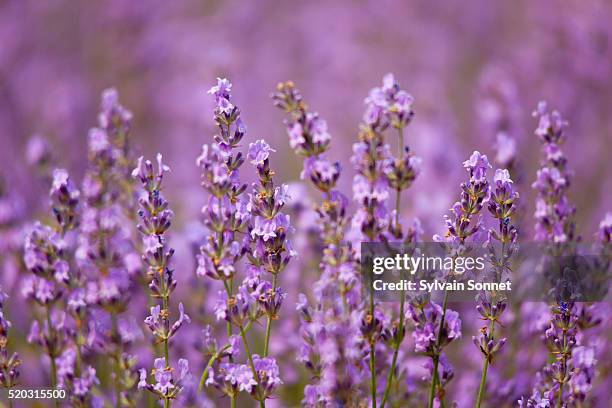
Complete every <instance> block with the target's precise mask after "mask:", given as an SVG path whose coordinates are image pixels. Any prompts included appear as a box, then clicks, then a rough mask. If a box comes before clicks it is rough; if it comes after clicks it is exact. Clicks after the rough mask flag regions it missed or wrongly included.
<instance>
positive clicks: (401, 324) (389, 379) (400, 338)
mask: <svg viewBox="0 0 612 408" xmlns="http://www.w3.org/2000/svg"><path fill="white" fill-rule="evenodd" d="M401 296H402V297H401V299H400V315H399V319H400V320H399V328H398V329H399V331H398V338H397V340H396V343H395V347H394V350H393V359H392V360H391V369H390V370H389V374H388V375H387V384H386V385H385V393H384V394H383V399H382V401H381V402H380V408H384V406H385V404H386V402H387V399H388V398H389V392H390V391H391V383H392V382H393V376H394V375H395V365H396V364H397V355H398V354H399V348H400V345H401V344H402V341H403V340H404V291H403V290H402V292H401Z"/></svg>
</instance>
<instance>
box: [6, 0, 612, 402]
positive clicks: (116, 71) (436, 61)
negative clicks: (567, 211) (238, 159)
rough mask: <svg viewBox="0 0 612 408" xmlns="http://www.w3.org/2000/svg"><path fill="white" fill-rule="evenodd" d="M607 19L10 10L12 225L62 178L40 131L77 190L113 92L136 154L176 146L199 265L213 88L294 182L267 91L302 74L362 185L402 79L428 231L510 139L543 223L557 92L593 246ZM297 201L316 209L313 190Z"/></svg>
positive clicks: (294, 6)
mask: <svg viewBox="0 0 612 408" xmlns="http://www.w3.org/2000/svg"><path fill="white" fill-rule="evenodd" d="M611 19H612V3H611V2H609V1H606V0H601V1H599V0H581V1H571V0H564V1H538V2H533V1H527V0H519V1H505V2H501V1H500V2H491V1H488V0H472V1H467V2H466V1H459V0H449V1H444V2H432V1H425V0H424V1H399V0H397V1H392V0H376V1H366V0H362V1H308V2H293V1H272V0H258V1H244V2H239V1H195V0H194V1H182V0H181V1H171V2H168V1H154V0H151V1H120V0H110V1H105V2H94V1H87V2H74V1H68V0H66V1H59V0H52V1H43V2H41V1H35V0H33V1H29V0H21V1H10V0H8V1H0V163H1V164H0V174H1V176H2V180H3V183H2V187H1V189H0V190H1V192H2V205H0V221H1V222H0V223H2V225H3V227H2V233H3V234H5V236H10V237H13V238H14V239H13V241H12V242H14V243H16V242H19V239H20V234H21V227H20V226H22V225H25V224H27V223H28V222H29V221H30V220H32V219H34V218H36V217H38V216H39V215H40V214H41V213H42V212H45V211H47V210H46V208H45V206H46V205H47V203H48V200H47V189H48V180H47V179H46V178H45V175H44V173H41V171H40V168H37V167H36V166H32V165H31V163H30V161H29V160H28V156H30V159H31V157H32V155H33V154H34V153H35V152H32V145H31V144H30V145H29V142H30V140H31V137H32V136H33V135H41V136H42V137H43V138H44V139H45V140H47V141H48V145H49V148H50V151H51V155H52V163H54V165H58V166H62V167H66V168H68V169H69V170H70V172H71V174H73V177H74V178H75V179H76V180H77V181H80V180H81V178H82V174H83V170H84V168H85V166H86V164H87V155H86V143H87V137H86V136H87V131H88V129H89V128H91V127H92V126H95V124H96V115H97V111H98V107H99V95H100V92H101V91H102V90H103V89H105V88H107V87H111V86H113V87H116V88H117V90H118V91H119V94H120V99H121V102H122V104H123V105H124V106H125V107H126V108H128V109H129V110H131V111H132V112H133V114H134V123H133V132H132V135H133V144H134V146H135V150H136V151H137V152H140V153H142V154H145V155H147V156H149V157H151V156H152V155H153V154H154V153H156V152H158V151H159V152H162V153H163V154H164V158H165V161H167V163H168V164H169V165H170V167H171V168H172V173H170V175H169V176H168V179H167V182H166V185H167V188H166V194H167V198H168V200H169V201H170V203H171V205H172V206H173V208H174V210H175V212H176V214H177V222H176V225H175V226H174V227H173V230H174V231H176V232H175V235H176V237H175V238H174V240H175V246H177V247H178V248H179V251H178V252H177V254H178V264H179V265H182V266H183V269H184V270H185V271H187V272H185V273H191V272H192V268H193V266H192V265H193V253H192V252H191V251H190V250H189V245H188V242H187V241H188V236H189V232H190V231H192V230H193V228H195V227H194V224H197V222H198V216H199V210H200V207H201V206H202V204H203V203H204V200H205V194H204V191H203V189H202V188H201V187H200V185H199V174H198V170H197V168H196V167H195V158H196V157H197V155H198V154H199V150H200V146H201V144H202V143H204V142H209V141H210V140H211V137H212V135H213V133H214V129H213V126H214V124H213V121H212V108H213V100H212V98H211V97H210V96H208V95H206V92H205V91H206V90H207V89H208V88H209V87H210V86H211V85H212V84H213V83H214V82H215V78H216V77H217V76H222V77H228V78H230V79H231V80H232V82H233V84H234V88H233V91H234V100H235V101H236V103H237V104H238V105H239V106H240V107H241V109H242V112H243V119H244V120H245V123H246V124H247V126H248V135H247V139H246V142H252V141H254V140H256V139H260V138H265V139H266V140H267V141H268V142H269V143H270V144H271V145H273V147H274V148H276V150H277V153H276V154H275V156H274V157H273V159H274V166H275V167H276V169H277V177H278V178H279V180H280V181H285V182H299V173H300V170H301V162H300V161H299V160H296V159H295V157H294V155H293V153H292V152H291V151H290V149H289V145H288V141H287V138H286V134H285V129H284V126H283V123H282V115H281V113H280V112H278V111H277V109H275V108H274V107H273V106H272V103H271V101H270V98H269V94H270V92H271V91H273V90H274V87H275V85H276V84H277V82H279V81H284V80H288V79H291V80H293V81H295V83H296V84H297V86H298V87H299V88H300V89H301V90H302V92H303V94H304V96H305V98H306V99H307V101H308V102H309V105H310V106H311V107H312V108H313V109H315V110H317V111H318V112H319V113H320V114H321V116H322V117H324V118H325V119H326V120H327V122H328V124H329V128H330V132H331V134H332V136H333V141H332V154H333V155H334V156H335V157H337V158H338V159H339V160H341V161H342V163H343V164H344V169H345V174H344V175H343V180H342V181H341V183H343V184H342V185H344V187H345V188H346V189H347V192H350V181H351V176H352V173H351V171H350V164H349V162H348V158H349V157H350V154H351V143H352V142H353V141H354V140H355V139H356V134H357V129H358V123H359V121H360V119H361V116H362V113H363V110H364V105H363V99H364V97H365V96H366V95H367V92H368V90H369V89H370V88H371V87H372V86H374V85H378V84H379V83H380V81H381V78H382V76H383V75H384V74H385V73H387V72H393V73H394V74H395V76H396V78H397V79H398V80H399V82H400V84H401V85H402V87H403V88H404V89H406V90H407V91H408V92H410V93H411V94H412V95H413V96H414V98H415V100H416V103H415V111H416V117H415V120H414V121H413V123H412V124H411V125H410V127H409V128H408V129H407V137H408V139H407V140H408V144H409V145H410V146H411V148H412V149H413V151H414V152H415V154H416V155H418V156H420V157H422V158H423V167H424V168H423V176H422V177H420V178H419V179H418V181H417V182H416V183H415V185H414V186H413V187H412V189H411V190H410V193H409V196H408V197H407V198H405V201H404V202H405V203H406V204H405V208H404V209H403V212H404V214H403V215H405V216H406V217H412V216H418V217H419V218H421V220H422V221H423V224H424V226H425V234H426V236H431V235H432V234H434V233H440V232H441V231H443V220H442V215H443V214H444V213H445V212H446V211H447V209H448V208H449V206H450V205H451V204H452V202H454V201H455V198H454V197H456V196H457V194H458V192H459V190H458V183H459V181H460V180H461V179H462V178H463V177H464V176H465V175H464V172H463V170H462V168H461V162H462V161H463V160H464V159H465V158H467V157H468V156H469V154H470V153H471V152H472V151H473V150H480V151H481V152H484V153H486V154H488V155H489V157H490V158H494V157H495V156H496V154H497V150H496V149H495V143H496V138H497V136H498V134H499V133H500V132H503V133H505V134H506V135H508V137H510V138H511V139H513V140H514V141H515V143H516V149H515V150H516V154H515V156H516V158H515V162H514V168H515V175H514V177H516V178H517V179H518V180H517V185H518V186H520V187H519V191H520V193H521V196H522V197H524V200H523V203H524V204H523V206H524V207H523V215H522V216H523V217H524V218H526V219H527V220H529V219H530V217H531V214H532V212H533V200H532V197H533V193H532V192H531V189H530V188H529V186H530V184H531V182H532V180H533V179H534V178H535V171H536V169H537V166H538V160H539V159H538V154H539V147H538V146H539V144H538V141H537V139H536V138H535V136H534V135H533V129H534V128H535V126H536V122H535V119H533V118H532V117H531V112H532V110H533V109H534V108H535V106H536V104H537V102H538V101H539V100H542V99H544V100H547V101H548V103H549V105H550V106H552V107H553V108H555V109H558V110H560V111H561V112H562V113H563V115H564V116H565V117H566V118H567V119H568V120H569V122H570V128H569V131H568V141H567V144H566V146H565V148H564V149H565V151H566V154H567V156H568V159H569V163H570V167H571V168H572V169H573V170H574V172H575V178H574V185H573V186H572V188H571V193H570V199H571V200H572V201H573V202H574V203H575V204H576V205H577V216H576V220H577V222H578V225H579V231H580V233H581V234H582V235H583V236H584V237H585V238H586V239H587V240H589V239H591V237H592V236H593V234H594V233H595V231H596V228H597V225H598V223H599V221H600V220H601V219H602V218H603V216H604V213H605V211H606V210H607V209H609V206H610V202H611V199H612V195H611V194H612V193H611V192H612V177H610V175H611V169H612V165H611V164H610V160H609V158H610V142H612V136H611V134H612V116H611V115H610V106H611V105H610V104H611V103H612V93H611V92H610V89H611V85H612V84H611V82H612V81H611V78H612V24H610V21H611ZM28 146H29V147H28ZM498 159H500V160H502V161H503V157H502V158H498ZM296 191H298V192H299V193H298V197H296V198H298V199H300V200H302V199H303V200H307V195H308V194H309V193H308V191H309V190H308V189H307V188H305V189H303V190H300V189H297V190H296ZM304 202H306V201H304ZM531 224H532V223H531V222H524V225H523V234H524V236H526V237H529V236H530V235H529V234H530V233H531V232H530V225H531ZM3 242H9V241H7V240H4V241H3ZM7 245H8V244H7ZM3 249H6V247H5V248H3ZM181 249H182V250H181ZM3 252H4V251H3ZM0 256H2V255H0ZM2 262H3V272H2V285H3V287H4V288H5V290H6V291H9V292H15V296H17V297H18V294H17V293H16V289H15V287H16V285H17V280H18V278H17V277H18V272H16V269H17V268H18V266H16V265H14V262H13V261H11V260H10V259H8V257H6V256H5V257H3V260H2ZM180 269H181V268H180V267H179V268H177V270H180ZM314 271H315V270H314V269H312V270H310V271H308V273H309V274H311V275H312V279H314V273H315V272H314ZM179 273H180V272H179ZM179 276H180V275H179ZM198 301H199V300H197V299H194V300H193V303H194V304H195V303H197V302H198ZM289 309H293V307H292V306H291V305H290V306H289ZM24 325H25V323H24V324H23V325H20V323H19V322H16V330H17V331H18V332H22V333H23V331H25V330H26V328H25V327H22V326H24ZM298 401H299V398H298ZM281 404H282V403H281ZM281 406H282V405H281Z"/></svg>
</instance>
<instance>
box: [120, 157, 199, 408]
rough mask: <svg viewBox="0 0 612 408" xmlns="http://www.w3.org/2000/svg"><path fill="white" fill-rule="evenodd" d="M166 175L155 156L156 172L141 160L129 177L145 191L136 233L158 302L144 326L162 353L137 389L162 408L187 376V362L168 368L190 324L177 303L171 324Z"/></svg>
mask: <svg viewBox="0 0 612 408" xmlns="http://www.w3.org/2000/svg"><path fill="white" fill-rule="evenodd" d="M168 171H170V168H169V167H168V166H166V165H164V164H163V163H162V155H161V154H158V155H157V171H154V169H153V164H152V163H151V162H150V161H149V160H147V161H145V160H144V158H143V157H140V158H139V159H138V166H137V167H136V168H135V169H134V171H133V173H132V176H133V177H135V178H137V179H138V180H140V182H141V184H142V187H143V190H144V194H143V195H142V196H141V198H140V199H139V200H138V204H139V207H140V209H139V211H138V215H139V217H140V223H139V224H138V230H139V231H140V233H141V234H142V235H143V247H144V254H143V260H144V261H145V263H146V265H147V268H148V273H147V274H148V277H149V289H150V290H151V296H152V297H153V299H155V300H157V302H158V303H157V304H156V305H155V306H153V307H151V314H150V315H149V316H148V317H147V318H146V319H145V323H146V325H147V326H148V327H149V329H150V330H151V332H152V333H153V336H154V337H155V341H156V343H161V344H162V348H163V353H164V355H163V358H157V359H155V363H154V370H153V373H154V376H155V384H149V383H148V382H147V371H146V369H144V368H143V369H141V370H140V382H139V383H138V388H144V389H147V390H149V391H151V392H153V393H154V394H155V395H156V396H157V397H158V398H160V399H162V400H163V401H164V407H165V408H168V407H170V403H171V401H172V400H173V399H175V398H176V397H177V395H178V393H179V392H180V390H181V385H182V381H183V379H184V378H185V376H186V375H187V373H188V372H189V364H188V361H187V360H186V359H182V358H181V359H179V360H178V367H179V372H178V374H176V375H173V369H172V367H171V366H170V351H169V349H170V339H172V337H174V336H175V335H176V334H177V332H178V330H179V329H180V328H181V326H182V325H183V324H184V323H189V322H190V321H191V320H190V318H189V316H188V315H187V314H186V313H185V311H184V308H183V304H182V303H179V318H178V320H176V321H175V322H174V323H173V324H171V323H170V294H171V293H172V292H173V291H174V289H175V288H176V285H177V282H176V280H175V279H174V271H173V270H172V268H171V267H170V260H171V259H172V255H173V254H174V249H172V248H169V247H168V242H167V241H168V238H167V235H166V233H167V231H168V229H169V228H170V225H171V222H172V217H173V216H174V213H173V212H172V210H170V209H169V208H168V202H167V201H166V200H165V198H164V197H163V195H162V193H161V189H162V181H163V178H164V174H165V173H166V172H168ZM159 300H161V303H159Z"/></svg>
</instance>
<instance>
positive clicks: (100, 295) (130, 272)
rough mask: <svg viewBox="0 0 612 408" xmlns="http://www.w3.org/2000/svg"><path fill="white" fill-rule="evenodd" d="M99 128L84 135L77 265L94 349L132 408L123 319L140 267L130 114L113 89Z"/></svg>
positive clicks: (128, 338)
mask: <svg viewBox="0 0 612 408" xmlns="http://www.w3.org/2000/svg"><path fill="white" fill-rule="evenodd" d="M101 99H102V101H101V112H100V114H99V117H98V124H99V127H97V128H93V129H91V130H90V131H89V135H88V159H89V168H88V169H87V171H86V173H85V176H84V179H83V185H82V192H83V196H84V197H83V198H84V199H83V216H82V222H81V225H80V230H79V232H80V235H79V240H78V243H79V247H78V249H77V252H76V260H77V264H78V266H79V268H80V270H82V271H83V274H84V275H85V279H86V281H87V286H86V303H87V305H88V306H94V307H95V309H96V310H95V311H92V313H94V314H95V315H96V319H94V321H95V324H94V325H93V326H92V330H94V331H95V332H96V333H97V334H98V337H99V339H98V340H99V341H98V344H99V346H100V347H102V348H103V349H104V351H105V353H108V354H109V355H110V356H111V359H110V363H111V367H112V371H113V374H112V378H113V383H114V391H115V392H114V404H115V406H117V407H119V406H123V405H127V406H130V405H133V404H134V399H133V397H134V395H133V389H134V387H135V385H136V382H137V375H136V372H135V369H134V365H135V362H136V361H135V358H134V357H133V356H132V355H130V354H128V353H127V349H128V347H129V345H130V343H132V342H133V341H134V340H135V339H136V338H138V337H139V336H140V332H139V329H137V328H135V326H134V325H133V324H131V323H130V321H129V319H128V318H127V317H125V316H122V315H123V313H124V311H125V310H126V309H127V307H128V303H129V301H130V299H131V297H132V294H133V293H134V290H135V288H136V287H137V286H138V281H139V278H140V277H139V274H140V271H141V262H140V258H139V256H138V254H137V253H136V251H135V243H134V242H135V241H134V237H133V233H134V229H133V228H131V223H130V222H129V220H130V218H131V217H132V215H131V214H130V212H131V211H132V210H131V205H132V204H131V202H132V200H133V197H132V190H133V187H132V181H131V178H130V177H128V176H129V170H128V169H130V167H131V156H130V151H129V148H128V146H129V144H128V140H129V130H130V127H131V125H130V122H131V119H132V114H131V113H130V112H129V111H127V110H126V109H125V108H123V107H122V106H121V105H120V104H119V102H118V96H117V92H116V91H115V90H114V89H108V90H105V91H104V92H103V93H102V98H101Z"/></svg>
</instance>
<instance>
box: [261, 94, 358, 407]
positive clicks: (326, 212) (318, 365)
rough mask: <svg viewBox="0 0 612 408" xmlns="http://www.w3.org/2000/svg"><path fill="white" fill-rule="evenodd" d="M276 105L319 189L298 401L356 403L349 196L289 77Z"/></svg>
mask: <svg viewBox="0 0 612 408" xmlns="http://www.w3.org/2000/svg"><path fill="white" fill-rule="evenodd" d="M272 99H273V101H274V105H275V106H277V107H278V108H280V109H282V110H283V111H285V112H286V113H287V114H288V115H289V118H288V119H287V120H286V121H285V125H286V128H287V134H288V136H289V145H290V146H291V148H292V149H293V150H294V151H295V153H296V154H297V155H299V156H301V157H303V160H304V163H303V171H302V173H301V178H302V179H306V180H309V181H310V182H311V183H312V184H313V186H314V187H315V188H316V189H317V190H318V191H320V192H321V194H322V200H321V201H320V202H318V203H316V204H315V211H316V213H317V217H318V223H317V230H318V233H319V237H320V238H321V241H322V243H323V245H324V248H323V257H322V260H321V263H320V270H321V274H320V276H319V278H318V280H317V281H316V282H315V283H314V290H313V292H314V305H313V306H312V305H309V303H308V300H307V298H306V295H304V294H300V297H299V302H298V305H297V310H298V311H299V313H300V318H301V321H300V334H301V337H302V345H301V347H300V349H299V353H298V360H299V361H300V362H301V363H303V364H304V365H305V366H306V368H307V369H308V370H309V371H310V372H311V374H312V379H313V382H312V383H311V384H308V385H307V386H306V388H305V389H304V399H303V400H302V404H303V405H305V406H308V407H319V406H321V405H326V404H328V405H329V404H341V405H346V406H350V405H356V404H358V403H359V401H360V400H361V394H360V392H359V384H360V382H361V380H362V369H361V367H360V366H361V363H360V360H361V356H362V349H363V344H362V341H361V340H360V328H359V324H360V322H359V320H360V319H359V312H358V310H359V308H360V305H361V299H360V293H361V286H360V281H359V275H358V273H357V267H356V262H355V254H354V251H353V249H352V246H351V243H350V242H349V241H348V240H346V238H345V230H346V228H347V225H348V223H349V216H348V211H347V207H348V199H347V198H346V197H345V196H344V195H343V194H342V193H341V192H340V191H339V190H338V189H337V187H336V183H337V181H338V179H339V177H340V173H341V169H340V164H339V163H338V162H332V161H330V160H329V158H328V157H327V154H326V153H327V151H328V149H329V145H330V141H331V135H330V134H329V132H328V128H327V123H326V122H325V120H323V119H322V118H321V117H320V116H319V115H318V114H317V113H316V112H312V111H309V110H308V107H307V106H306V104H305V103H304V101H303V97H302V95H301V93H300V92H299V90H298V89H296V88H295V85H294V84H293V83H292V82H285V83H281V84H279V85H278V87H277V90H276V92H275V93H273V94H272Z"/></svg>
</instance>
